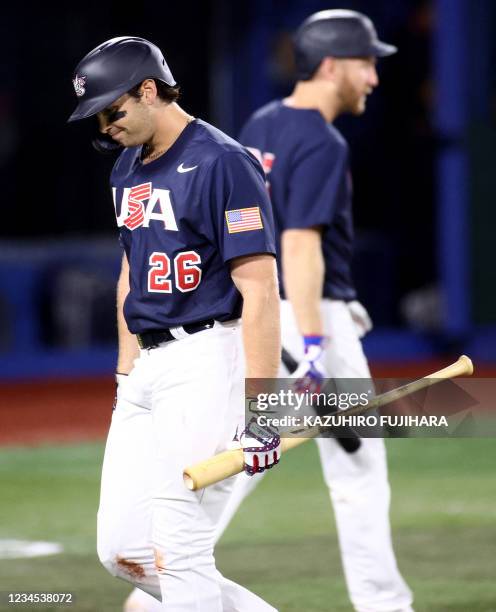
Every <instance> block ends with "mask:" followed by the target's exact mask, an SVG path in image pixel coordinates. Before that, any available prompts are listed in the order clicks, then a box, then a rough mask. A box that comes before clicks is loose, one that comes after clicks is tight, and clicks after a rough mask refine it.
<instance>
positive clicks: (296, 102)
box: [284, 81, 340, 123]
mask: <svg viewBox="0 0 496 612" xmlns="http://www.w3.org/2000/svg"><path fill="white" fill-rule="evenodd" d="M284 104H286V105H287V106H291V107H293V108H307V109H314V110H317V111H319V112H320V114H321V115H322V116H323V117H324V119H325V120H326V121H327V122H328V123H331V122H332V121H334V119H336V117H337V116H338V115H339V112H340V111H339V103H338V98H337V95H336V93H335V90H334V89H331V88H330V87H329V85H328V84H327V83H323V82H321V81H298V83H296V86H295V88H294V90H293V93H292V94H291V95H290V96H289V97H288V98H285V99H284Z"/></svg>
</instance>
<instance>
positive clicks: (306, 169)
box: [283, 141, 348, 229]
mask: <svg viewBox="0 0 496 612" xmlns="http://www.w3.org/2000/svg"><path fill="white" fill-rule="evenodd" d="M347 173H348V149H347V147H346V145H345V144H341V143H335V142H329V141H326V142H322V141H318V142H317V143H315V144H314V145H313V146H312V147H311V148H305V149H304V150H302V151H298V152H296V153H295V157H294V161H293V164H292V165H291V171H290V176H288V188H287V189H288V190H287V200H286V216H285V219H284V220H283V222H284V229H305V228H308V227H312V226H315V225H323V226H328V225H330V224H331V223H332V221H333V217H334V213H335V211H336V209H337V208H338V207H339V206H338V205H339V202H340V201H341V200H342V199H343V198H346V180H347Z"/></svg>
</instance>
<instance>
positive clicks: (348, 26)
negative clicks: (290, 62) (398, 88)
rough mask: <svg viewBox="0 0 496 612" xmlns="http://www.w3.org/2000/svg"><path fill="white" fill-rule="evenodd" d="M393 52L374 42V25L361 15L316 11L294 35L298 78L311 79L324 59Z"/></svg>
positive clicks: (378, 42) (385, 46)
mask: <svg viewBox="0 0 496 612" xmlns="http://www.w3.org/2000/svg"><path fill="white" fill-rule="evenodd" d="M397 50H398V49H397V48H396V47H394V46H393V45H387V44H386V43H383V42H381V41H380V40H379V39H378V37H377V32H376V30H375V28H374V24H373V23H372V21H371V20H370V19H369V18H368V17H367V16H366V15H363V13H358V12H356V11H348V10H344V9H333V10H328V11H319V12H318V13H314V14H313V15H310V17H308V18H307V19H305V21H304V22H303V23H302V24H301V26H300V27H299V28H298V31H297V32H296V36H295V54H296V58H295V59H296V68H297V71H298V79H300V80H305V79H309V78H311V77H312V75H313V74H314V72H315V70H317V68H318V67H319V65H320V62H321V61H322V60H323V59H324V57H329V56H330V57H340V58H345V57H385V56H386V55H392V54H393V53H396V51H397Z"/></svg>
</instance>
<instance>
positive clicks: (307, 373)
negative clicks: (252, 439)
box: [217, 10, 412, 612]
mask: <svg viewBox="0 0 496 612" xmlns="http://www.w3.org/2000/svg"><path fill="white" fill-rule="evenodd" d="M295 47H296V64H297V69H298V81H297V83H296V86H295V88H294V90H293V92H292V94H291V95H290V96H289V97H288V98H286V99H284V100H276V101H274V102H271V103H270V104H268V105H266V106H264V107H263V108H261V109H260V110H258V111H257V112H255V114H254V115H253V116H252V117H251V118H250V119H249V120H248V122H247V123H246V125H245V126H244V128H243V130H242V132H241V136H240V141H241V142H242V143H243V144H244V145H246V146H247V147H248V148H249V149H250V150H251V152H252V153H253V154H254V155H255V156H256V157H257V158H258V159H259V160H260V161H261V162H262V164H263V166H264V169H265V172H266V176H267V181H268V184H269V188H270V194H271V200H272V204H273V208H274V217H275V222H276V242H277V251H278V254H279V255H280V257H279V258H278V263H279V265H280V276H281V279H282V288H281V291H282V296H283V302H282V305H281V325H282V341H283V346H284V347H285V348H286V349H287V350H288V351H289V352H290V353H292V354H293V355H294V356H295V357H296V358H297V359H298V361H300V365H299V367H298V369H297V371H296V372H295V373H294V376H295V377H297V378H300V379H306V380H308V379H311V380H313V381H314V382H315V381H317V382H319V381H322V380H323V378H324V377H325V376H326V375H327V376H329V375H330V376H332V377H333V378H369V377H370V372H369V368H368V365H367V361H366V358H365V356H364V354H363V351H362V346H361V342H360V337H361V336H362V335H363V334H364V333H366V332H367V331H368V330H369V329H370V327H371V324H370V320H369V318H368V315H367V313H366V311H365V309H364V308H363V306H361V305H360V304H359V303H358V302H357V301H356V292H355V288H354V285H353V280H352V277H351V270H350V264H351V259H352V244H353V223H352V193H351V180H350V173H349V152H348V146H347V143H346V141H345V139H344V138H343V136H342V135H341V134H340V132H339V131H338V130H337V129H336V128H335V127H334V126H333V125H332V122H333V121H334V120H335V119H336V117H338V116H339V115H341V114H342V113H352V114H354V115H361V114H362V113H363V112H364V111H365V104H366V98H367V96H368V95H369V94H370V93H372V91H373V89H374V88H375V87H376V86H377V85H378V77H377V73H376V68H375V63H376V58H378V57H382V56H387V55H391V54H393V53H395V51H396V48H395V47H393V46H391V45H387V44H385V43H383V42H380V41H379V40H378V38H377V34H376V31H375V29H374V26H373V24H372V22H371V21H370V19H368V18H367V17H366V16H365V15H362V14H360V13H357V12H354V11H348V10H327V11H321V12H318V13H315V14H314V15H311V16H310V17H309V18H308V19H306V20H305V21H304V22H303V24H302V25H301V26H300V28H299V29H298V31H297V34H296V38H295ZM317 444H318V449H319V454H320V459H321V463H322V468H323V472H324V478H325V481H326V484H327V485H328V487H329V491H330V496H331V500H332V502H333V505H334V512H335V516H336V522H337V527H338V536H339V544H340V549H341V556H342V561H343V566H344V571H345V577H346V582H347V587H348V591H349V595H350V599H351V601H352V603H353V606H354V608H355V610H357V611H358V612H386V611H408V610H411V604H412V594H411V592H410V590H409V588H408V587H407V585H406V584H405V582H404V580H403V578H402V577H401V575H400V573H399V571H398V568H397V566H396V561H395V556H394V552H393V548H392V543H391V535H390V526H389V517H388V514H389V501H390V489H389V484H388V477H387V465H386V455H385V448H384V443H383V440H382V439H378V438H368V439H363V440H362V443H361V445H360V448H359V450H357V451H356V452H355V453H352V454H348V453H345V452H344V451H343V449H342V448H341V447H340V446H339V445H338V444H337V442H336V440H334V439H328V438H325V439H319V440H317ZM258 480H259V479H258V478H257V477H254V478H252V479H250V478H248V477H246V476H245V475H241V476H240V477H239V479H238V481H237V483H236V489H235V493H234V495H233V496H232V497H231V499H230V501H229V506H228V507H227V508H226V510H225V514H224V516H223V518H222V519H221V521H220V523H219V525H218V533H217V535H218V536H219V535H220V534H221V533H222V530H223V528H224V527H225V526H226V524H227V523H228V522H229V520H230V519H231V517H232V515H233V514H234V512H235V510H236V508H237V507H238V505H239V503H241V501H242V499H243V498H244V497H245V496H246V495H247V493H248V492H249V491H250V490H251V489H253V487H254V486H255V485H256V483H257V481H258Z"/></svg>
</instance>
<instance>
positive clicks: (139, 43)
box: [68, 36, 176, 121]
mask: <svg viewBox="0 0 496 612" xmlns="http://www.w3.org/2000/svg"><path fill="white" fill-rule="evenodd" d="M145 79H158V80H159V81H163V82H164V83H166V84H167V85H170V86H171V87H173V86H174V85H176V82H175V81H174V77H173V76H172V73H171V71H170V70H169V67H168V66H167V63H166V61H165V59H164V56H163V55H162V52H161V51H160V49H159V48H158V47H157V46H156V45H154V44H153V43H151V42H149V41H148V40H145V39H144V38H139V37H137V36H119V37H117V38H112V39H110V40H107V41H106V42H104V43H102V44H101V45H98V47H96V48H95V49H93V51H90V52H89V53H88V55H86V56H85V57H83V59H82V60H81V61H80V62H79V64H78V65H77V67H76V70H75V72H74V78H73V81H72V82H73V85H74V89H75V91H76V95H77V97H78V98H79V103H78V105H77V107H76V110H75V111H74V112H73V113H72V115H71V116H70V117H69V119H68V121H78V120H79V119H86V118H87V117H91V116H92V115H96V113H99V112H100V111H102V110H103V109H104V108H106V107H107V106H108V105H109V104H112V102H114V101H115V100H117V99H118V98H120V96H122V95H124V94H125V93H126V92H127V91H129V90H130V89H132V88H133V87H134V86H136V85H138V84H139V83H141V81H144V80H145Z"/></svg>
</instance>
